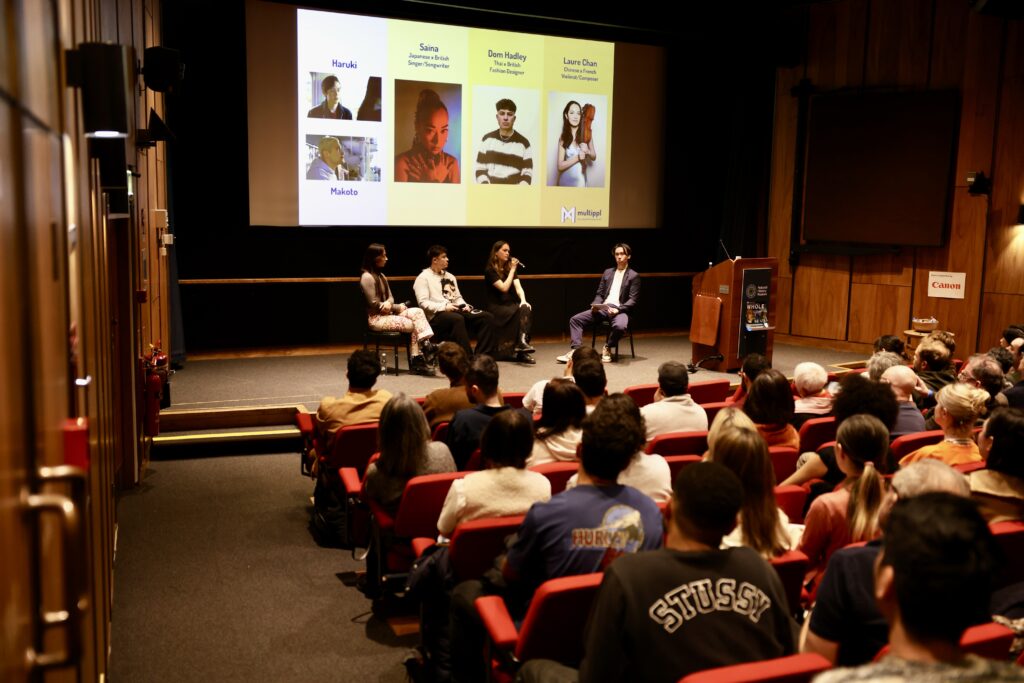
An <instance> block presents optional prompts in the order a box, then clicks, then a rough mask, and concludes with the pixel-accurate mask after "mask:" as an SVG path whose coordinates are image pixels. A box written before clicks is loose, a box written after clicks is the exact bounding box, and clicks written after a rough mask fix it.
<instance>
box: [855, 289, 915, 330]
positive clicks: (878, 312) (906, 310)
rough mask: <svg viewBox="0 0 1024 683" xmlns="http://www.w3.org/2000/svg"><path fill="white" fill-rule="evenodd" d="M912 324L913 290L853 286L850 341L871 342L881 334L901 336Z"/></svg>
mask: <svg viewBox="0 0 1024 683" xmlns="http://www.w3.org/2000/svg"><path fill="white" fill-rule="evenodd" d="M909 322H910V287H895V286H892V285H873V284H858V283H854V284H852V285H851V286H850V333H849V338H848V340H849V341H853V342H866V343H871V342H873V341H875V339H876V338H877V337H878V336H880V335H882V334H895V335H898V336H902V332H903V330H905V329H907V326H908V324H909Z"/></svg>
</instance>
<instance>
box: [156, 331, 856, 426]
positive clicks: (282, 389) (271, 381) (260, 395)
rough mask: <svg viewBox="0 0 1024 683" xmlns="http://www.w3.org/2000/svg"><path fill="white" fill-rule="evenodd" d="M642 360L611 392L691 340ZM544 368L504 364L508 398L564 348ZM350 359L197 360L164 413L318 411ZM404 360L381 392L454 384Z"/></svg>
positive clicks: (616, 366)
mask: <svg viewBox="0 0 1024 683" xmlns="http://www.w3.org/2000/svg"><path fill="white" fill-rule="evenodd" d="M635 342H636V354H637V357H636V358H630V356H629V352H628V350H629V345H628V343H627V342H626V341H625V340H624V341H623V343H622V345H621V347H620V356H619V362H618V363H611V364H608V365H606V366H605V371H606V373H607V375H608V391H609V392H615V391H622V390H623V389H625V388H626V387H628V386H632V385H634V384H647V383H653V382H656V381H657V379H658V366H659V365H660V364H661V363H663V362H665V361H667V360H678V361H682V362H684V363H688V362H690V342H689V339H688V338H687V336H686V335H683V334H680V335H670V336H645V337H637V338H636V340H635ZM534 346H535V347H536V348H537V353H536V354H534V356H535V358H536V359H537V364H536V365H521V364H518V363H501V364H500V368H501V387H502V389H504V390H505V391H526V390H527V389H529V388H530V386H532V385H533V383H534V382H536V381H538V380H541V379H548V378H551V377H560V376H561V375H562V371H563V369H564V368H565V366H564V365H561V364H559V363H556V362H555V357H557V356H559V355H561V354H563V353H565V351H566V349H567V347H566V345H565V344H564V343H557V344H556V343H547V344H545V343H536V342H535V343H534ZM347 358H348V354H346V353H324V354H318V355H291V354H289V355H280V356H271V357H260V358H221V359H216V360H213V359H210V360H200V359H191V360H189V361H188V362H187V364H186V366H185V368H184V369H182V370H179V371H178V372H176V373H174V375H173V376H172V378H171V400H172V404H171V407H170V408H169V409H167V410H165V411H163V412H164V413H169V412H177V411H194V410H212V409H226V408H253V407H263V406H283V405H291V406H297V405H304V406H306V407H307V408H309V409H310V410H315V409H316V407H317V405H318V404H319V403H320V399H321V398H322V397H324V396H328V395H333V396H340V395H342V394H343V393H344V392H345V388H346V386H347V382H346V380H345V362H346V360H347ZM864 358H865V354H863V353H849V352H843V351H833V350H828V349H819V348H810V347H805V346H793V345H789V344H779V343H776V344H775V351H774V358H773V361H774V362H773V365H774V367H776V368H777V369H779V370H780V371H782V372H783V373H785V374H786V375H787V376H788V375H792V372H793V368H794V367H795V366H796V364H797V363H800V362H803V361H808V360H809V361H814V362H817V363H820V364H821V365H823V366H825V368H826V369H828V368H829V365H831V364H833V363H844V362H849V361H856V360H863V359H864ZM405 366H406V363H405V359H404V358H402V359H401V367H402V368H403V371H402V374H400V375H398V376H397V377H396V376H395V375H387V376H382V377H381V378H380V379H379V380H378V381H377V386H378V387H380V388H383V389H387V390H388V391H390V392H392V393H396V392H399V391H403V392H405V393H406V394H409V395H411V396H424V395H426V394H428V393H430V392H431V391H433V390H434V389H438V388H440V387H443V386H445V385H446V380H445V378H444V377H443V376H442V375H440V374H438V376H437V377H434V378H431V377H421V376H418V375H410V374H409V373H408V372H407V371H406V370H405V369H404V368H405ZM722 377H725V378H728V379H729V380H730V381H732V382H736V381H738V377H737V375H736V374H735V373H728V374H727V373H721V372H712V371H708V370H701V371H700V372H698V373H696V374H693V375H690V381H691V382H700V381H702V380H708V379H718V378H722Z"/></svg>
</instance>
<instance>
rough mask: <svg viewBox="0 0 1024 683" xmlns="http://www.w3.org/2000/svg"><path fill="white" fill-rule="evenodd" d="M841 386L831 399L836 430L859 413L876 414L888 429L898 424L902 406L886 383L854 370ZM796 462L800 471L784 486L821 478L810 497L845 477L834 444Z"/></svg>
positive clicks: (888, 465) (785, 482) (887, 465)
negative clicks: (872, 379) (833, 398)
mask: <svg viewBox="0 0 1024 683" xmlns="http://www.w3.org/2000/svg"><path fill="white" fill-rule="evenodd" d="M839 387H840V391H839V394H838V395H837V396H836V397H835V400H833V401H832V414H833V415H834V416H835V418H836V427H837V429H838V427H839V426H840V425H842V423H843V421H844V420H846V419H847V418H849V417H851V416H852V415H857V414H860V413H863V414H866V415H873V416H875V417H877V418H878V419H879V420H880V421H881V422H882V424H883V425H885V426H886V428H887V429H891V428H892V426H893V425H895V424H896V416H897V415H898V413H899V406H898V405H897V403H896V396H895V395H893V393H892V390H891V389H890V388H889V387H888V386H886V385H885V384H881V383H879V382H872V381H871V380H870V379H868V378H867V377H865V376H864V375H863V374H860V373H857V374H852V373H851V374H849V375H846V376H845V377H843V379H842V381H841V382H840V383H839ZM797 465H798V466H797V471H796V472H794V473H793V474H791V475H790V476H789V477H788V478H787V479H786V480H785V481H783V482H782V486H787V485H789V484H796V485H798V486H800V485H803V484H806V483H807V482H809V481H811V480H812V479H822V480H823V481H824V483H823V484H821V485H816V486H812V487H811V496H810V498H811V499H813V498H814V497H816V496H817V495H818V494H819V493H821V492H824V491H831V490H832V489H834V488H835V487H836V486H838V485H839V484H840V483H841V482H842V481H843V480H844V479H845V478H846V474H845V473H844V472H843V471H842V470H841V469H839V466H838V465H837V463H836V458H835V449H834V448H832V447H825V448H821V449H819V450H818V452H817V453H804V454H803V455H801V456H800V460H799V461H798V463H797ZM890 465H891V463H890V462H889V461H888V459H887V461H886V463H885V471H890V470H891V469H892V467H891V466H890Z"/></svg>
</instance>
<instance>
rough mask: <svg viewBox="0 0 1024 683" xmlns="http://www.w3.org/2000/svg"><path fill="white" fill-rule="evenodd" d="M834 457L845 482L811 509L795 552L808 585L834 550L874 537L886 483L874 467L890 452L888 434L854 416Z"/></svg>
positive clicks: (847, 422)
mask: <svg viewBox="0 0 1024 683" xmlns="http://www.w3.org/2000/svg"><path fill="white" fill-rule="evenodd" d="M835 451H836V462H837V464H838V465H839V469H841V470H842V471H843V473H844V474H846V479H845V480H844V481H843V483H842V485H841V486H840V487H838V488H837V489H836V490H835V491H832V492H831V493H826V494H823V495H821V496H818V497H817V498H816V499H815V500H814V502H813V503H811V507H810V509H809V510H808V512H807V516H806V518H805V520H804V523H805V525H804V535H803V537H802V538H801V539H800V548H799V549H800V551H801V552H803V553H804V554H805V555H807V557H808V558H809V559H810V571H809V572H808V582H809V583H816V582H817V580H818V579H819V578H820V574H821V573H822V572H823V571H824V570H825V565H826V564H827V563H828V558H829V557H830V556H831V555H832V553H834V552H835V551H836V550H838V549H839V548H842V547H843V546H844V545H848V544H849V543H856V542H858V541H870V540H871V539H872V538H874V537H875V536H877V535H878V531H879V528H878V515H879V511H880V510H881V507H882V501H883V499H884V497H885V480H884V479H883V478H882V475H881V474H880V473H879V471H878V464H879V463H881V462H882V460H883V459H884V458H885V455H886V453H888V451H889V430H888V429H886V428H885V425H884V424H882V422H881V421H880V420H879V419H878V418H876V417H872V416H871V415H854V416H852V417H850V418H849V419H846V420H843V423H842V424H841V425H839V430H838V432H837V434H836V448H835Z"/></svg>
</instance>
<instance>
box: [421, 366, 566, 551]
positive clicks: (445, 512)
mask: <svg viewBox="0 0 1024 683" xmlns="http://www.w3.org/2000/svg"><path fill="white" fill-rule="evenodd" d="M570 386H571V385H570ZM574 388H575V387H574ZM531 448H533V428H532V427H531V426H530V418H528V417H526V416H525V415H523V414H522V413H521V412H519V411H517V410H508V411H505V412H503V413H499V414H497V415H495V416H494V418H493V419H492V420H491V421H490V422H488V423H487V427H486V428H484V433H483V436H482V437H481V443H480V456H481V460H482V461H483V465H484V468H485V469H483V470H481V471H480V472H471V473H470V474H467V475H466V476H465V477H463V478H462V479H456V480H455V481H453V482H452V487H451V488H450V489H449V490H448V496H447V497H446V498H445V500H444V506H443V507H442V508H441V516H440V517H439V518H438V520H437V530H438V531H440V532H441V534H442V535H443V536H451V535H452V532H454V531H455V527H456V526H457V525H458V524H460V523H462V522H468V521H470V520H474V519H483V518H486V517H505V516H508V515H522V514H525V513H526V511H527V510H528V509H530V506H531V505H533V504H534V503H536V502H538V501H543V500H548V499H549V498H551V482H550V481H549V480H548V478H547V477H545V476H544V475H543V474H540V473H539V472H531V471H530V470H528V469H526V457H527V456H528V455H529V453H530V449H531Z"/></svg>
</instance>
